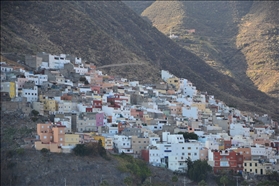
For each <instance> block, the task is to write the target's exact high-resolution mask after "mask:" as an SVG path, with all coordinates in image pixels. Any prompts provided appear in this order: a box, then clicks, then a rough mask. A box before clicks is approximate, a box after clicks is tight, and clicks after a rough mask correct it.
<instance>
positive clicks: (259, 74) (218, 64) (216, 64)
mask: <svg viewBox="0 0 279 186" xmlns="http://www.w3.org/2000/svg"><path fill="white" fill-rule="evenodd" d="M139 3H140V2H139ZM278 8H279V6H278V2H275V1H274V2H273V1H268V2H263V1H261V2H257V1H255V2H253V1H244V2H243V1H223V2H222V1H216V2H212V1H209V2H208V1H185V2H181V1H174V2H173V1H165V2H162V1H156V2H154V3H153V4H152V5H150V6H148V8H146V9H145V10H144V11H143V12H142V13H141V15H142V16H143V17H144V18H148V19H149V20H150V21H151V22H152V25H153V26H155V27H156V28H158V29H159V30H160V31H161V32H163V33H164V34H166V35H168V34H169V31H170V30H171V29H172V31H173V32H174V33H175V34H176V35H179V36H180V38H179V39H178V40H177V41H176V42H177V43H178V44H179V45H181V46H183V47H184V48H186V49H187V50H189V51H191V52H193V53H195V54H196V55H198V56H199V57H200V58H202V59H203V60H204V61H206V62H207V63H208V64H209V65H211V66H212V67H213V68H215V69H216V70H218V71H220V72H222V73H223V74H226V75H229V76H231V77H233V78H234V79H236V80H239V81H242V82H245V84H246V85H248V86H256V87H257V88H258V89H259V90H261V91H263V92H265V93H268V94H269V95H271V96H273V97H275V96H276V94H275V93H276V92H277V91H279V85H277V84H276V81H277V80H278V77H279V71H278V66H279V61H278V55H279V51H278V29H277V28H278V18H277V17H278V16H279V15H278ZM187 29H195V31H196V32H195V34H189V33H188V32H187ZM276 36H277V37H276ZM256 63H257V64H256ZM258 63H259V64H258ZM263 64H264V66H265V67H266V68H265V69H264V70H262V69H261V70H259V69H258V68H261V67H262V66H263ZM254 67H255V68H256V69H255V70H253V69H254ZM271 69H272V70H271Z"/></svg>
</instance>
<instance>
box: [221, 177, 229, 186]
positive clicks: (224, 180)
mask: <svg viewBox="0 0 279 186" xmlns="http://www.w3.org/2000/svg"><path fill="white" fill-rule="evenodd" d="M220 183H222V184H224V186H226V184H227V183H229V179H228V177H227V176H226V175H224V176H222V177H221V178H220Z"/></svg>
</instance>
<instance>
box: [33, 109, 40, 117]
mask: <svg viewBox="0 0 279 186" xmlns="http://www.w3.org/2000/svg"><path fill="white" fill-rule="evenodd" d="M31 113H32V114H33V115H34V116H38V115H39V112H38V111H36V110H32V111H31Z"/></svg>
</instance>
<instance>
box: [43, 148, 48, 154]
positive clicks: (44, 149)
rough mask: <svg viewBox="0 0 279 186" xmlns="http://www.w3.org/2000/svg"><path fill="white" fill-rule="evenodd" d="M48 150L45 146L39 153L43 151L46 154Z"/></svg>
mask: <svg viewBox="0 0 279 186" xmlns="http://www.w3.org/2000/svg"><path fill="white" fill-rule="evenodd" d="M48 152H49V150H48V149H46V148H42V149H41V153H43V154H46V153H48Z"/></svg>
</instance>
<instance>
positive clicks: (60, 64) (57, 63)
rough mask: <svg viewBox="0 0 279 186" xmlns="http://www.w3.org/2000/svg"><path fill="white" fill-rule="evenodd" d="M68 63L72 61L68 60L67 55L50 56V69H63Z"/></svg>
mask: <svg viewBox="0 0 279 186" xmlns="http://www.w3.org/2000/svg"><path fill="white" fill-rule="evenodd" d="M66 63H70V60H68V59H66V54H60V55H59V56H57V55H51V54H50V55H49V68H53V69H62V68H64V64H66Z"/></svg>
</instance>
